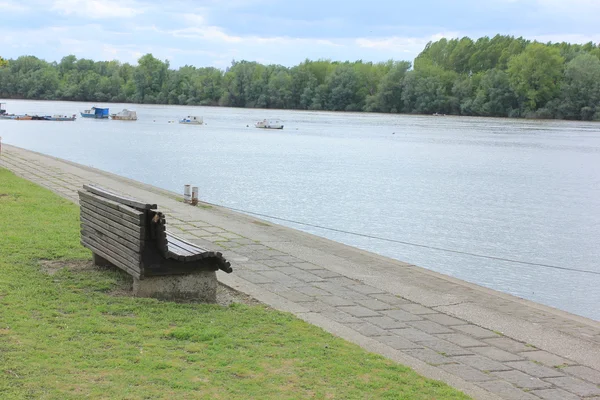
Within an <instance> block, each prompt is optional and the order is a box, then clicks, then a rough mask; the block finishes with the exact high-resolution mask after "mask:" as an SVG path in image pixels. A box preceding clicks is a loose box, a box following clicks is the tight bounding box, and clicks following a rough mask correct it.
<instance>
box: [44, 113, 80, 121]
mask: <svg viewBox="0 0 600 400" xmlns="http://www.w3.org/2000/svg"><path fill="white" fill-rule="evenodd" d="M45 118H46V121H75V118H76V115H75V114H73V115H71V116H70V117H69V116H66V115H53V116H51V117H45Z"/></svg>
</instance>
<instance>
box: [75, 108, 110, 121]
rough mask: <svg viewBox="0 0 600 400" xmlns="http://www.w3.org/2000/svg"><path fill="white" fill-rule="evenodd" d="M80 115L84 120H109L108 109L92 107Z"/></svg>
mask: <svg viewBox="0 0 600 400" xmlns="http://www.w3.org/2000/svg"><path fill="white" fill-rule="evenodd" d="M80 114H81V117H82V118H96V119H106V118H108V108H98V107H92V108H90V109H89V110H85V111H83V112H81V113H80Z"/></svg>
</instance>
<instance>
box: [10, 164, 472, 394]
mask: <svg viewBox="0 0 600 400" xmlns="http://www.w3.org/2000/svg"><path fill="white" fill-rule="evenodd" d="M90 258H91V254H90V252H89V251H88V250H86V249H84V248H83V247H82V246H81V245H80V244H79V209H78V207H77V206H76V205H74V204H72V203H70V202H68V201H66V200H63V199H62V198H60V197H58V196H56V195H54V194H53V193H51V192H49V191H47V190H45V189H42V188H40V187H38V186H36V185H34V184H32V183H29V182H27V181H25V180H22V179H20V178H17V177H15V176H14V175H13V174H12V173H10V172H8V171H7V170H5V169H1V168H0V399H3V400H8V399H25V398H27V399H81V398H84V397H89V398H94V399H299V398H318V399H321V398H322V399H332V398H336V399H387V398H389V399H467V398H468V397H467V396H465V395H464V394H462V393H460V392H458V391H456V390H454V389H452V388H450V387H448V386H447V385H445V384H443V383H441V382H437V381H433V380H429V379H425V378H423V377H421V376H419V375H417V374H416V373H414V372H412V371H411V370H410V369H408V368H406V367H403V366H400V365H397V364H395V363H393V362H391V361H389V360H387V359H385V358H383V357H381V356H378V355H375V354H371V353H367V352H365V351H363V350H362V349H361V348H360V347H358V346H355V345H353V344H350V343H348V342H346V341H344V340H342V339H339V338H336V337H334V336H332V335H330V334H328V333H326V332H324V331H323V330H321V329H319V328H317V327H314V326H312V325H309V324H307V323H305V322H303V321H301V320H298V319H297V318H295V317H294V316H292V315H291V314H286V313H281V312H277V311H273V310H271V309H268V308H266V307H264V306H246V305H241V304H234V305H232V306H229V307H222V306H217V305H201V304H181V303H172V302H162V301H157V300H153V299H141V298H131V297H127V296H120V297H118V296H114V295H111V294H110V292H111V291H112V290H113V288H115V287H118V286H119V284H122V281H123V279H124V278H123V276H122V274H120V273H119V272H118V271H108V270H100V269H94V268H87V269H76V268H70V267H69V265H73V264H77V263H76V261H78V260H79V261H81V260H90ZM43 260H54V261H53V262H52V265H53V266H54V267H55V268H54V269H53V273H51V274H50V273H48V271H45V270H44V267H43V264H48V262H47V261H43ZM80 264H81V263H80ZM57 266H58V268H56V267H57ZM234 273H235V272H234Z"/></svg>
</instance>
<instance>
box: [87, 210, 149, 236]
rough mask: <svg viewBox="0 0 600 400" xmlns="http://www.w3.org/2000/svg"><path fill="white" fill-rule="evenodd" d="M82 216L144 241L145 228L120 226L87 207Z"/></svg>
mask: <svg viewBox="0 0 600 400" xmlns="http://www.w3.org/2000/svg"><path fill="white" fill-rule="evenodd" d="M81 215H83V216H85V217H86V218H87V219H88V220H98V221H100V222H103V223H104V224H106V225H109V226H111V227H113V229H116V230H118V231H122V232H124V233H128V234H130V235H132V236H133V237H137V238H140V239H142V238H143V237H144V227H143V226H136V227H130V226H125V225H123V224H119V223H118V222H115V221H113V220H112V219H108V218H106V217H104V216H102V215H100V214H99V213H97V212H95V211H94V210H91V209H89V208H85V207H82V208H81Z"/></svg>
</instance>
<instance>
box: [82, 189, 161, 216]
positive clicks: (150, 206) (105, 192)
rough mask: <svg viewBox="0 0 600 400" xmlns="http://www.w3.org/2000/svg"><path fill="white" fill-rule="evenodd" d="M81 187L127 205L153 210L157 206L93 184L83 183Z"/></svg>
mask: <svg viewBox="0 0 600 400" xmlns="http://www.w3.org/2000/svg"><path fill="white" fill-rule="evenodd" d="M83 188H84V189H85V190H87V191H89V192H92V193H94V194H96V195H98V196H101V197H105V198H107V199H111V200H114V201H117V202H119V203H122V204H126V205H128V206H131V207H134V208H138V209H142V210H154V209H156V208H157V206H156V204H150V203H143V202H141V201H139V200H137V199H134V198H133V197H128V196H123V195H121V194H118V193H115V192H111V191H109V190H106V189H104V188H101V187H98V186H95V185H83Z"/></svg>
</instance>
